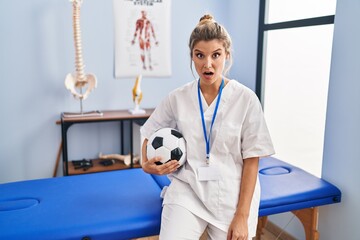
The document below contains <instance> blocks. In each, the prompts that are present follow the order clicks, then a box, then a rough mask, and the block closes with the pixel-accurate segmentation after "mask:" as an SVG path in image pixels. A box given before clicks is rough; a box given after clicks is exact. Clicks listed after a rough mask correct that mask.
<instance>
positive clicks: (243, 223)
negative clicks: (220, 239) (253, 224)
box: [227, 215, 249, 240]
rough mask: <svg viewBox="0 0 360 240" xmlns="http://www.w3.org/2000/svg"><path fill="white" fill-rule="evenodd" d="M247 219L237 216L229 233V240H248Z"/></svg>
mask: <svg viewBox="0 0 360 240" xmlns="http://www.w3.org/2000/svg"><path fill="white" fill-rule="evenodd" d="M248 234H249V233H248V223H247V218H246V217H243V216H237V215H235V216H234V218H233V220H232V222H231V224H230V227H229V231H228V235H227V240H248Z"/></svg>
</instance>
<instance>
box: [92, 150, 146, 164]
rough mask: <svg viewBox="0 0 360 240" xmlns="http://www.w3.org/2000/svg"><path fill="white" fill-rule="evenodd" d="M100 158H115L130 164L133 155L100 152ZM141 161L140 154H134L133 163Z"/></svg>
mask: <svg viewBox="0 0 360 240" xmlns="http://www.w3.org/2000/svg"><path fill="white" fill-rule="evenodd" d="M99 158H100V159H114V160H119V161H121V162H124V164H125V165H127V166H129V165H130V164H131V156H130V154H128V155H120V154H107V155H103V154H102V153H100V154H99ZM139 161H140V157H139V156H133V163H134V164H136V163H138V162H139Z"/></svg>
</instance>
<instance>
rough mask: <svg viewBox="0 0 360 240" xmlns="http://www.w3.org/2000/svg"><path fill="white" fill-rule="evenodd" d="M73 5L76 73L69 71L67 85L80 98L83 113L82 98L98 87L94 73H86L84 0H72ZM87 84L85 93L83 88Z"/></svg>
mask: <svg viewBox="0 0 360 240" xmlns="http://www.w3.org/2000/svg"><path fill="white" fill-rule="evenodd" d="M70 1H71V2H72V5H73V30H74V43H75V70H76V71H75V73H69V74H67V76H66V79H65V87H66V89H68V90H69V91H70V92H71V93H72V95H73V96H74V97H75V98H76V99H79V100H80V108H81V113H82V100H85V99H86V98H87V97H88V96H89V94H90V92H91V91H92V90H94V88H96V85H97V80H96V76H95V75H93V74H85V73H84V67H85V66H84V61H83V56H82V46H81V30H80V7H81V4H82V2H83V0H70ZM86 85H87V88H86V91H85V93H83V92H82V90H83V89H82V88H83V87H85V86H86ZM77 89H79V92H78V91H77Z"/></svg>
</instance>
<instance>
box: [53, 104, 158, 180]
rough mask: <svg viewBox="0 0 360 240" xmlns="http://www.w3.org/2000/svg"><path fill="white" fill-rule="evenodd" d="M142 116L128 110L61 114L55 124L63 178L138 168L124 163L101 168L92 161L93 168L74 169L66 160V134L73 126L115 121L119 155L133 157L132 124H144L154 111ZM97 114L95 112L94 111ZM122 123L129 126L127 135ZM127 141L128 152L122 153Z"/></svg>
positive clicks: (151, 110) (147, 111)
mask: <svg viewBox="0 0 360 240" xmlns="http://www.w3.org/2000/svg"><path fill="white" fill-rule="evenodd" d="M144 110H145V113H144V114H131V113H130V112H129V110H105V111H99V112H100V113H101V115H86V114H84V115H81V116H79V114H75V115H73V114H70V113H61V120H60V121H58V122H56V123H57V124H61V136H62V156H63V173H64V176H68V175H74V174H85V173H93V172H102V171H112V170H120V169H128V168H131V167H134V168H139V167H140V165H139V164H131V165H125V164H124V163H120V162H116V163H114V164H113V165H110V166H103V165H101V164H100V163H99V162H100V161H101V160H100V159H94V160H93V167H90V168H89V169H86V170H84V169H82V168H80V169H75V168H74V165H73V164H72V162H71V161H69V159H68V148H67V144H68V142H67V132H68V130H69V128H70V127H71V126H72V125H74V124H83V123H99V122H107V121H117V122H119V123H120V130H121V132H120V142H121V146H120V154H122V155H124V154H130V155H133V125H132V124H133V123H136V124H138V125H142V124H144V122H145V121H146V120H147V119H148V118H149V117H150V115H151V114H152V113H153V111H154V109H153V108H151V109H144ZM96 112H97V111H96ZM124 122H125V123H128V124H129V131H128V133H126V134H124V132H125V131H124ZM125 135H126V136H125ZM125 141H128V142H129V145H130V151H129V152H127V151H126V152H124V142H125Z"/></svg>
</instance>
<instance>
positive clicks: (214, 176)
mask: <svg viewBox="0 0 360 240" xmlns="http://www.w3.org/2000/svg"><path fill="white" fill-rule="evenodd" d="M198 176H199V181H214V180H219V179H220V170H219V168H217V167H215V166H211V165H210V166H205V167H199V168H198Z"/></svg>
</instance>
